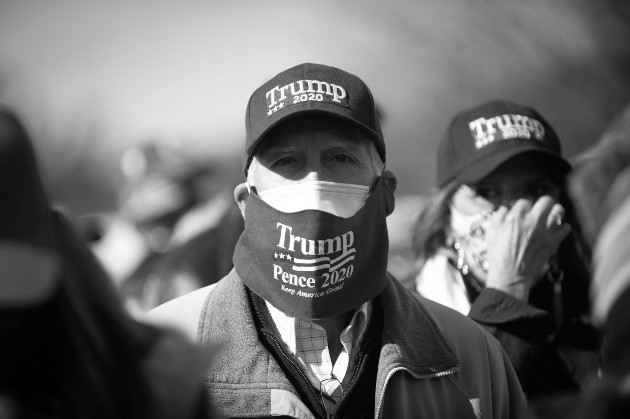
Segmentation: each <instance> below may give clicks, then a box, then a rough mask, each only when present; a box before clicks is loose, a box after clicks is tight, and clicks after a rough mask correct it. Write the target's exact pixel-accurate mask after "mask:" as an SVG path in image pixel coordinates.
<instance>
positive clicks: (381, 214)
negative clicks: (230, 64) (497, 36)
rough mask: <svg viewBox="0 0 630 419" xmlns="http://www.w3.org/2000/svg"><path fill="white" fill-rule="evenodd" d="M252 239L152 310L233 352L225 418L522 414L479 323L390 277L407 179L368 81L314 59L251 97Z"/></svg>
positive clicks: (247, 212) (506, 369)
mask: <svg viewBox="0 0 630 419" xmlns="http://www.w3.org/2000/svg"><path fill="white" fill-rule="evenodd" d="M246 132H247V137H246V147H245V158H246V165H245V173H246V176H247V181H246V182H245V183H242V184H240V185H238V186H237V187H236V189H235V192H234V195H235V198H236V201H237V203H238V205H239V207H240V209H241V212H242V214H243V217H244V220H245V230H244V232H243V234H242V235H241V237H240V239H239V242H238V244H237V246H236V249H235V252H234V258H233V260H234V270H233V271H232V272H231V273H230V274H229V275H227V276H226V277H225V278H223V279H222V280H221V281H220V282H219V283H218V284H216V285H213V286H210V287H206V288H204V289H201V290H199V291H196V292H193V293H191V294H188V295H187V296H184V297H180V298H179V299H176V300H173V301H171V302H169V303H166V304H164V305H162V306H160V307H158V308H156V309H154V310H153V311H152V312H151V313H150V318H151V319H152V321H158V322H162V323H169V324H171V325H174V326H176V327H179V328H180V329H182V330H184V331H186V332H187V333H188V334H189V336H191V338H193V339H196V340H197V341H198V342H204V343H205V342H213V343H219V342H220V343H222V344H223V351H222V353H221V354H220V355H219V357H218V360H217V361H216V362H214V363H213V365H212V366H211V368H209V370H208V372H207V381H206V382H207V384H208V391H209V394H210V395H211V396H212V400H213V402H214V403H215V405H216V404H218V405H219V408H220V409H221V411H222V413H223V414H224V415H226V416H227V417H244V416H247V417H271V416H283V417H295V418H324V417H326V418H341V417H384V418H387V417H396V418H405V417H410V418H411V417H442V418H448V417H453V418H455V417H457V418H462V417H470V418H475V417H476V418H479V417H484V418H498V417H514V415H515V414H516V413H517V412H518V411H519V410H520V409H521V408H522V407H523V404H524V397H523V394H522V391H521V389H520V386H519V384H518V379H517V378H516V375H515V374H514V371H513V369H512V367H511V365H510V363H509V361H508V360H507V357H506V356H505V354H504V352H503V350H502V349H501V347H500V344H499V343H498V342H497V341H496V340H495V339H493V338H492V337H491V336H490V335H489V334H488V333H486V332H485V331H484V330H483V329H482V328H481V327H478V326H477V325H475V324H474V322H472V321H470V320H468V319H466V318H465V317H464V316H461V315H460V314H458V313H456V312H454V311H452V310H449V309H446V308H444V307H442V306H440V305H437V304H435V303H433V302H430V301H427V300H424V299H422V298H418V297H417V296H414V295H413V294H412V293H410V292H409V291H407V290H406V289H405V288H404V287H402V286H401V285H400V284H399V283H398V282H397V281H396V280H394V279H393V278H392V277H391V276H390V275H389V274H388V273H387V271H386V267H387V253H388V237H387V228H386V223H385V219H386V217H387V215H389V214H390V213H391V212H392V211H393V209H394V195H393V194H394V190H395V188H396V178H395V176H394V175H393V173H391V172H389V171H387V170H384V162H385V143H384V140H383V135H382V132H381V129H380V126H379V122H378V117H377V114H376V109H375V106H374V100H373V98H372V95H371V93H370V91H369V89H368V87H367V86H366V85H365V84H364V83H363V81H361V80H360V79H359V78H357V77H356V76H354V75H352V74H349V73H347V72H345V71H342V70H339V69H337V68H333V67H328V66H323V65H318V64H309V63H306V64H301V65H298V66H296V67H293V68H290V69H288V70H286V71H283V72H282V73H280V74H278V75H276V76H275V77H273V78H272V79H271V80H269V81H268V82H267V83H265V84H264V85H263V86H261V87H260V88H258V89H257V90H256V91H255V92H254V93H253V95H252V96H251V98H250V101H249V104H248V107H247V114H246Z"/></svg>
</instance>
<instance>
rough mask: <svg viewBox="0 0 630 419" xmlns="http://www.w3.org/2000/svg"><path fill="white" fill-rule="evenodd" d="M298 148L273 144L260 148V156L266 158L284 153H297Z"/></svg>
mask: <svg viewBox="0 0 630 419" xmlns="http://www.w3.org/2000/svg"><path fill="white" fill-rule="evenodd" d="M298 149H299V147H297V146H296V145H295V144H291V143H284V144H277V145H276V144H273V145H270V146H267V147H261V150H260V156H261V157H262V156H268V155H276V154H284V153H293V152H295V151H297V150H298Z"/></svg>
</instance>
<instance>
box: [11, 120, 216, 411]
mask: <svg viewBox="0 0 630 419" xmlns="http://www.w3.org/2000/svg"><path fill="white" fill-rule="evenodd" d="M0 171H1V173H2V175H1V176H0V190H1V191H2V202H3V204H2V206H1V209H0V211H1V212H2V218H1V219H0V342H1V344H0V418H2V419H5V418H8V419H16V418H17V419H22V418H25V419H26V418H28V419H33V418H35V419H36V418H77V419H79V418H117V419H119V418H129V419H132V418H173V419H175V418H199V419H202V418H208V417H212V412H211V410H210V408H209V402H208V399H207V397H206V395H205V391H204V386H203V381H202V377H201V375H200V373H199V369H200V368H204V367H205V366H206V365H207V364H208V362H207V353H210V352H206V353H203V354H202V353H201V351H200V350H199V349H198V348H196V347H193V346H192V345H191V344H190V343H189V342H188V341H187V340H186V339H185V338H184V337H183V336H181V335H180V334H179V333H176V332H174V331H167V330H163V329H159V328H156V327H153V326H147V325H144V324H141V323H139V322H137V321H135V320H133V319H132V318H131V317H130V316H129V314H128V313H127V312H126V311H125V309H124V308H123V306H122V304H121V302H120V300H119V298H118V295H117V293H116V291H115V289H114V287H113V284H112V282H111V280H110V279H109V278H108V277H107V275H106V274H105V272H104V271H103V269H102V268H101V266H100V265H99V263H98V261H97V260H96V258H95V256H94V255H93V254H92V252H91V251H90V250H89V248H88V247H87V246H86V245H85V243H84V242H83V241H82V240H81V239H80V238H79V237H78V235H77V234H76V233H75V230H74V228H73V226H72V225H71V223H70V222H69V220H68V219H67V217H66V215H65V214H63V213H62V212H60V211H59V210H56V209H52V208H51V207H50V205H49V203H48V199H47V197H46V194H45V191H44V187H43V184H42V180H41V178H40V176H39V171H38V166H37V162H36V157H35V154H34V149H33V145H32V144H31V142H30V139H29V138H28V134H27V132H26V130H25V128H24V126H23V125H22V123H21V122H20V121H19V120H18V118H17V117H16V116H15V114H14V113H12V112H11V111H9V110H5V109H2V110H0Z"/></svg>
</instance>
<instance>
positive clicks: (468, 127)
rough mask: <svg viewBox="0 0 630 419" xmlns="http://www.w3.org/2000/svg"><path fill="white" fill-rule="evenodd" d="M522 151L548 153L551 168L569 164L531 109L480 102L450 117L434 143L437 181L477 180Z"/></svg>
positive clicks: (562, 169) (565, 169)
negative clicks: (450, 119) (441, 133)
mask: <svg viewBox="0 0 630 419" xmlns="http://www.w3.org/2000/svg"><path fill="white" fill-rule="evenodd" d="M523 153H537V154H539V155H541V156H546V157H547V158H549V161H550V162H551V164H552V165H554V167H553V168H552V169H553V170H556V171H558V172H560V173H567V172H569V171H570V170H571V165H570V164H569V162H568V161H567V160H565V159H564V158H563V157H562V146H561V145H560V140H559V139H558V136H557V135H556V133H555V131H554V130H553V128H552V127H551V125H549V123H548V122H547V121H546V120H545V119H544V118H543V117H542V116H541V115H540V114H539V113H538V112H537V111H536V110H534V109H533V108H531V107H528V106H523V105H519V104H516V103H513V102H508V101H504V100H494V101H491V102H486V103H484V104H482V105H480V106H477V107H475V108H472V109H467V110H464V111H462V112H460V113H459V114H457V115H456V116H455V118H453V120H452V121H451V123H450V125H449V126H448V129H447V130H446V134H445V135H444V137H443V139H442V142H441V143H440V145H439V148H438V173H437V182H438V185H439V186H444V185H445V184H446V183H447V182H449V181H451V180H452V179H458V180H460V181H462V182H464V183H473V182H477V181H479V180H481V179H483V178H484V177H486V176H487V175H488V174H490V172H492V171H493V170H495V169H496V168H497V167H499V165H501V164H502V163H505V162H506V161H507V160H509V159H511V158H512V157H515V156H517V155H520V154H523Z"/></svg>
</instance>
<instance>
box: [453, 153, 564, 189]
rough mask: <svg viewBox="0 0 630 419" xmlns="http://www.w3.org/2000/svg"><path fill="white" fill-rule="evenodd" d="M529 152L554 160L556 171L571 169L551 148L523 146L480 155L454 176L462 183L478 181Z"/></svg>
mask: <svg viewBox="0 0 630 419" xmlns="http://www.w3.org/2000/svg"><path fill="white" fill-rule="evenodd" d="M530 153H531V154H537V155H541V156H545V158H549V159H551V160H552V161H554V163H556V164H557V166H556V167H554V168H553V170H554V171H557V172H558V173H565V174H566V173H568V172H570V171H571V164H570V163H569V162H568V161H567V160H565V159H564V158H563V157H562V156H560V155H559V154H558V153H556V152H554V151H551V150H546V149H544V148H538V147H531V146H525V147H509V148H506V149H504V150H500V151H495V152H494V153H492V154H490V155H487V156H484V157H481V158H479V159H477V160H475V161H474V162H472V164H469V165H468V166H465V167H463V168H462V169H461V170H460V171H459V173H457V174H456V175H455V178H457V179H458V180H460V181H462V182H463V183H474V182H478V181H480V180H481V179H483V178H485V177H486V176H488V175H489V174H490V173H492V172H493V171H494V170H496V169H497V168H498V167H499V166H501V165H502V164H503V163H505V162H506V161H508V160H510V159H512V158H514V157H516V156H520V155H522V154H530Z"/></svg>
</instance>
